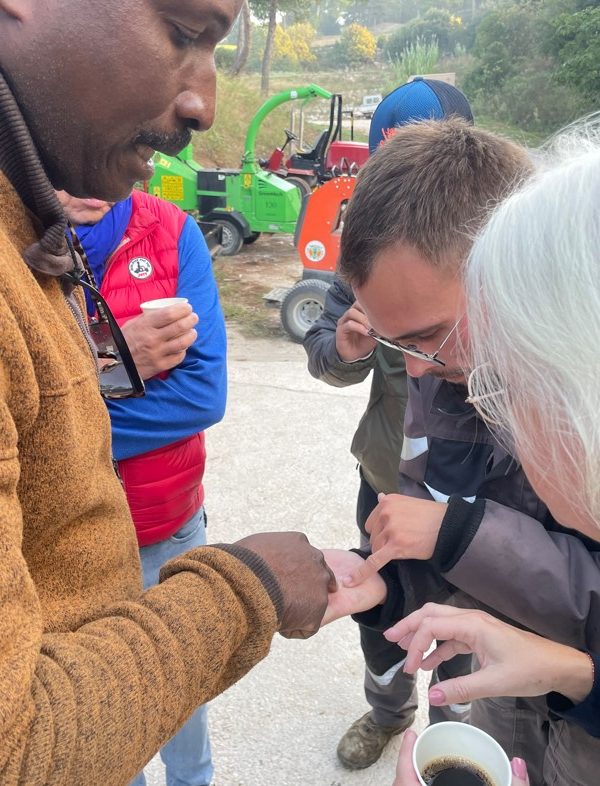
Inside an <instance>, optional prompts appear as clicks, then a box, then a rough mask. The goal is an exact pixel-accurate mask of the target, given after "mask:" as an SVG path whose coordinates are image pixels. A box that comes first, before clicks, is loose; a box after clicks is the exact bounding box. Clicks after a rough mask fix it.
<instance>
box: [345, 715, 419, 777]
mask: <svg viewBox="0 0 600 786" xmlns="http://www.w3.org/2000/svg"><path fill="white" fill-rule="evenodd" d="M414 719H415V716H414V715H411V716H410V717H409V718H406V719H405V721H404V722H403V724H402V726H399V727H396V728H390V727H389V726H380V725H379V724H378V723H375V721H374V720H373V716H372V713H371V712H367V714H366V715H363V716H362V718H359V719H358V720H357V721H355V722H354V723H353V724H352V726H350V728H349V729H348V731H347V732H346V733H345V734H344V736H343V737H342V739H341V740H340V742H339V744H338V747H337V755H338V759H339V760H340V761H341V762H342V764H343V765H344V767H346V769H348V770H364V769H365V767H370V766H371V764H375V762H376V761H377V759H378V758H379V757H380V756H381V754H382V753H383V749H384V748H385V746H386V745H387V744H388V742H389V741H390V740H391V739H392V737H395V736H396V734H401V733H402V732H403V731H404V730H405V729H408V728H409V726H411V725H412V723H413V721H414Z"/></svg>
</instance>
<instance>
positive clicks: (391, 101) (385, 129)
mask: <svg viewBox="0 0 600 786" xmlns="http://www.w3.org/2000/svg"><path fill="white" fill-rule="evenodd" d="M452 115H455V116H458V117H463V118H464V119H465V120H468V121H469V122H470V123H472V122H473V113H472V112H471V107H470V105H469V102H468V101H467V99H466V98H465V96H464V95H463V94H462V93H461V92H460V90H458V89H457V88H456V87H453V86H452V85H449V84H448V83H447V82H440V81H439V80H438V79H424V78H423V77H422V76H416V77H415V78H414V79H413V81H412V82H407V83H406V84H405V85H400V87H397V88H396V89H395V90H392V92H391V93H388V94H387V95H386V96H385V97H384V98H383V99H382V101H381V102H380V103H379V105H378V106H377V109H376V110H375V112H374V114H373V119H372V120H371V128H370V130H369V152H370V153H373V152H374V151H375V150H376V149H377V148H378V147H379V145H380V144H381V143H382V142H383V141H384V140H385V139H386V137H387V136H388V135H389V133H390V132H391V131H392V130H393V129H394V128H397V127H398V126H403V125H405V124H406V123H411V122H414V121H415V120H444V118H447V117H450V116H452Z"/></svg>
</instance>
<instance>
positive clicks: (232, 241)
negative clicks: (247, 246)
mask: <svg viewBox="0 0 600 786" xmlns="http://www.w3.org/2000/svg"><path fill="white" fill-rule="evenodd" d="M211 220H212V222H213V223H214V224H219V226H222V227H223V249H222V251H221V254H222V255H223V256H224V257H233V256H235V255H236V254H239V253H240V249H241V247H242V246H243V245H244V236H243V234H242V230H241V228H240V227H239V226H238V225H237V224H236V223H235V221H230V220H229V219H227V218H213V219H211Z"/></svg>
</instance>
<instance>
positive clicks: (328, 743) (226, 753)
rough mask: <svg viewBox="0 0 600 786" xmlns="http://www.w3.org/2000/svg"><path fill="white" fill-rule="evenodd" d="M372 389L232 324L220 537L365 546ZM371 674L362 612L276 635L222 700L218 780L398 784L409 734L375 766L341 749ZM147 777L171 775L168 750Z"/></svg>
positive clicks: (254, 785)
mask: <svg viewBox="0 0 600 786" xmlns="http://www.w3.org/2000/svg"><path fill="white" fill-rule="evenodd" d="M368 385H369V383H368V382H365V383H363V384H362V385H358V386H353V387H350V388H345V389H338V388H331V387H329V386H327V385H325V384H323V383H321V382H318V381H316V380H314V379H312V378H311V377H310V376H309V374H308V372H307V370H306V356H305V353H304V350H303V349H302V347H300V346H298V345H295V344H292V343H291V342H289V341H287V340H286V339H277V340H266V339H252V340H249V339H244V338H243V337H242V336H241V335H240V334H239V333H237V332H235V331H230V352H229V403H228V410H227V415H226V417H225V420H224V421H223V422H222V423H221V424H219V425H218V426H215V427H214V428H213V429H211V431H210V432H209V434H208V462H207V477H206V496H207V510H208V516H209V542H210V541H213V542H214V541H233V540H236V539H237V538H239V537H242V536H244V535H247V534H249V533H251V532H258V531H268V530H301V531H303V532H305V533H306V534H307V535H308V537H309V538H310V540H311V542H312V543H314V544H315V545H317V546H320V547H323V548H324V547H341V548H349V547H352V546H354V545H356V541H357V537H356V527H355V523H354V506H355V500H356V493H357V490H358V474H357V472H356V466H355V465H356V462H355V460H354V459H353V458H352V456H351V455H350V452H349V445H350V440H351V438H352V435H353V433H354V429H355V427H356V424H357V422H358V420H359V418H360V416H361V414H362V412H363V410H364V407H365V404H366V401H367V398H368V389H369V388H368ZM362 673H363V666H362V656H361V652H360V647H359V643H358V631H357V628H356V625H355V624H354V623H353V622H352V621H351V620H347V619H344V620H340V621H338V622H335V623H333V624H332V625H330V626H329V627H327V628H325V629H324V630H323V631H321V632H320V633H319V634H318V635H317V636H315V637H313V638H312V639H310V640H308V641H287V640H285V639H282V638H281V637H279V636H276V638H275V640H274V642H273V647H272V650H271V654H270V655H269V657H268V658H267V659H266V660H265V661H263V662H262V663H260V664H259V665H258V666H257V667H256V668H255V669H254V670H253V671H252V672H251V673H250V674H248V675H247V676H246V677H244V678H243V679H242V680H241V681H240V682H239V683H238V684H237V685H235V686H233V687H232V688H230V689H229V690H228V691H227V692H226V693H225V694H223V695H222V696H219V697H218V698H217V699H215V700H214V701H213V702H212V704H211V709H210V727H211V738H212V745H213V758H214V762H215V765H216V774H215V781H214V783H215V786H271V785H273V786H275V785H278V786H301V785H302V786H306V785H308V786H359V785H360V786H375V784H377V786H390V785H391V783H392V780H393V773H394V767H395V761H396V755H397V750H398V746H399V740H398V739H394V740H393V741H392V742H391V743H390V745H389V746H388V749H387V750H386V751H385V752H384V755H383V756H382V758H381V760H380V761H379V762H378V763H377V764H375V765H374V766H373V767H370V768H369V769H368V770H363V771H359V772H348V771H347V770H345V769H344V768H343V767H342V766H341V765H340V764H339V763H338V761H337V758H336V755H335V749H336V746H337V743H338V740H339V738H340V736H341V735H342V734H343V733H344V731H345V730H346V728H347V727H348V726H349V725H350V723H351V722H353V721H354V720H356V718H358V717H360V715H362V714H363V713H364V712H366V711H367V709H368V706H367V704H366V702H365V699H364V695H363V690H362ZM423 687H424V686H423V685H422V686H421V688H422V690H423ZM421 703H422V705H423V707H424V706H425V702H421ZM424 725H425V716H424V711H422V712H421V713H420V714H419V717H418V719H417V723H416V728H417V730H420V729H421V728H422V727H423V726H424ZM146 774H147V780H148V784H149V786H159V785H162V784H163V783H164V771H163V767H162V763H161V762H160V759H159V758H158V757H155V759H154V760H153V761H152V762H151V763H150V764H149V765H148V767H147V768H146Z"/></svg>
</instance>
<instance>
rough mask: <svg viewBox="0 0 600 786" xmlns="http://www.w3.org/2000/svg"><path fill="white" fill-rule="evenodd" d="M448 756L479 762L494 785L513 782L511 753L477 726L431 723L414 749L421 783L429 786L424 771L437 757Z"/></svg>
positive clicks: (474, 762)
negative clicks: (507, 752) (423, 775)
mask: <svg viewBox="0 0 600 786" xmlns="http://www.w3.org/2000/svg"><path fill="white" fill-rule="evenodd" d="M446 756H449V757H459V758H461V759H466V760H467V761H470V762H472V763H473V764H476V765H478V766H479V767H481V769H482V770H483V771H484V772H486V773H487V774H488V775H489V777H490V778H491V780H492V783H493V784H494V786H511V783H512V771H511V769H510V761H509V760H508V756H507V755H506V753H505V752H504V750H503V749H502V748H501V747H500V745H499V744H498V743H497V742H496V740H495V739H494V738H493V737H490V735H489V734H486V733H485V731H482V730H481V729H478V728H477V727H476V726H470V725H469V724H468V723H455V722H454V721H447V722H444V723H434V724H433V725H432V726H428V727H427V728H426V729H425V731H424V732H423V733H422V734H420V735H419V737H418V738H417V741H416V743H415V747H414V750H413V766H414V768H415V772H416V773H417V775H418V778H419V783H421V784H423V786H425V781H424V780H423V777H422V776H421V773H422V772H423V771H424V770H425V768H426V767H427V766H428V765H429V764H431V763H432V762H433V761H436V760H437V759H442V758H445V757H446Z"/></svg>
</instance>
